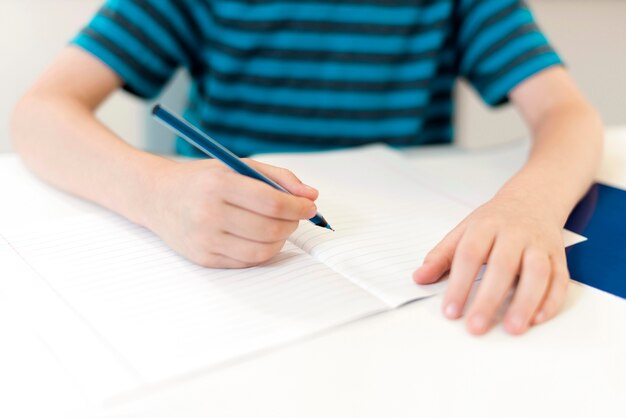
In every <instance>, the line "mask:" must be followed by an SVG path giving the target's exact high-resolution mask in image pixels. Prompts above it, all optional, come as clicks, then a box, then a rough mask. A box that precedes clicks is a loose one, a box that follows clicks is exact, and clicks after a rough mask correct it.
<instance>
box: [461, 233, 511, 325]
mask: <svg viewBox="0 0 626 418" xmlns="http://www.w3.org/2000/svg"><path fill="white" fill-rule="evenodd" d="M522 251H523V245H522V244H521V243H520V242H516V240H515V239H514V238H513V239H507V238H505V237H501V238H498V239H496V241H495V243H494V245H493V250H492V251H491V254H490V256H489V261H488V262H487V270H486V271H485V275H484V277H483V279H482V280H481V282H480V285H479V286H478V292H477V293H476V298H475V299H474V301H473V302H472V306H471V307H470V309H469V310H468V313H467V322H466V325H467V329H468V331H469V332H470V333H472V334H474V335H481V334H484V333H485V332H487V331H488V330H489V327H490V326H491V324H492V323H493V320H494V317H495V315H496V312H497V310H498V308H499V307H500V305H502V302H504V299H505V298H506V295H507V292H508V290H509V289H510V288H511V285H512V284H513V282H514V281H515V277H516V276H517V273H518V272H519V267H520V261H521V258H522Z"/></svg>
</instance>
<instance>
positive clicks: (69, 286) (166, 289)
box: [6, 214, 387, 382]
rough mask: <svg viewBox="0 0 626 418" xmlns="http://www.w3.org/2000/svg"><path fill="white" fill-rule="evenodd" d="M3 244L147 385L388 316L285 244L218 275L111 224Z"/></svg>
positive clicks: (93, 223)
mask: <svg viewBox="0 0 626 418" xmlns="http://www.w3.org/2000/svg"><path fill="white" fill-rule="evenodd" d="M6 237H7V240H8V241H9V242H10V243H11V245H12V246H13V247H14V248H15V249H16V250H17V251H18V252H19V253H20V254H21V256H22V257H23V258H24V260H26V261H27V262H28V264H29V265H30V266H31V267H32V268H33V269H34V270H35V271H36V272H37V273H38V274H39V275H40V276H41V277H42V278H43V280H45V281H46V282H47V284H48V285H49V286H50V287H51V288H53V289H54V291H55V292H56V294H57V295H58V296H59V297H60V298H62V299H63V301H64V302H65V303H67V304H68V305H69V306H71V307H72V309H73V310H74V311H75V312H76V313H77V314H78V315H80V316H81V317H82V318H83V319H84V320H85V321H86V322H87V323H88V324H89V325H90V327H91V328H92V329H93V330H97V333H98V334H99V335H100V336H101V338H103V339H104V340H105V342H106V344H108V345H109V346H110V349H111V350H113V351H115V352H116V355H119V356H120V358H122V359H124V361H125V362H126V363H127V364H128V366H129V367H130V368H132V369H133V372H134V373H136V374H137V375H138V376H140V378H141V379H142V380H143V381H144V382H156V381H159V380H161V379H164V378H171V377H173V376H176V375H181V374H185V373H189V372H196V371H198V370H202V369H203V368H205V367H209V366H213V365H216V364H219V363H222V362H224V361H227V360H230V359H234V358H236V357H239V356H242V355H245V354H248V353H252V352H255V351H259V350H261V349H265V348H268V347H272V346H275V345H277V344H281V343H284V342H287V341H290V340H293V339H296V338H300V337H303V336H306V335H310V334H312V333H315V332H318V331H320V330H323V329H327V328H329V327H332V326H334V325H338V324H342V323H345V322H348V321H350V320H353V319H356V318H359V317H363V316H365V315H368V314H372V313H375V312H379V311H381V310H385V309H387V308H386V306H385V305H384V304H383V303H382V302H381V301H379V300H378V299H376V298H375V297H373V296H372V295H370V294H368V293H367V292H365V291H364V290H363V289H361V288H359V287H358V286H356V285H355V284H353V283H351V282H350V281H348V280H346V279H345V278H344V277H342V276H341V275H339V274H338V273H336V272H335V271H333V270H332V269H330V268H328V267H326V266H325V265H323V264H321V263H320V262H319V261H317V260H316V259H314V258H313V257H311V256H309V255H308V254H306V253H304V252H303V251H302V250H301V249H299V248H297V247H295V246H294V245H293V244H290V243H287V244H286V245H285V247H284V248H283V250H282V252H281V253H280V254H279V255H278V256H277V257H275V258H274V259H272V260H270V261H269V262H268V263H266V264H265V265H263V266H260V267H256V268H251V269H244V270H219V269H206V268H202V267H200V266H198V265H195V264H192V263H190V262H188V261H187V260H185V259H183V258H182V257H180V256H178V255H176V254H175V253H174V252H173V251H172V250H170V249H169V248H168V247H167V246H166V245H165V244H163V243H162V242H161V240H159V239H158V237H156V236H155V235H154V234H152V233H151V232H149V231H147V230H145V229H144V228H141V227H139V226H137V225H134V224H131V223H130V222H128V221H126V220H124V219H122V218H120V217H117V216H116V215H108V214H107V215H87V216H83V217H79V218H72V219H67V220H64V221H61V222H58V223H55V224H52V225H49V226H47V227H44V228H37V229H33V230H31V231H21V232H19V233H15V234H6ZM72 343H73V342H72V340H71V339H69V340H68V341H67V344H72ZM59 349H61V350H63V349H64V348H63V347H60V348H59Z"/></svg>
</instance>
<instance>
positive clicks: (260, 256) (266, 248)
mask: <svg viewBox="0 0 626 418" xmlns="http://www.w3.org/2000/svg"><path fill="white" fill-rule="evenodd" d="M275 254H276V250H275V249H274V248H273V247H272V246H270V245H263V246H260V247H259V248H258V249H257V250H256V251H255V254H254V262H255V263H258V264H260V263H264V262H265V261H267V260H269V259H270V258H272V257H274V255H275Z"/></svg>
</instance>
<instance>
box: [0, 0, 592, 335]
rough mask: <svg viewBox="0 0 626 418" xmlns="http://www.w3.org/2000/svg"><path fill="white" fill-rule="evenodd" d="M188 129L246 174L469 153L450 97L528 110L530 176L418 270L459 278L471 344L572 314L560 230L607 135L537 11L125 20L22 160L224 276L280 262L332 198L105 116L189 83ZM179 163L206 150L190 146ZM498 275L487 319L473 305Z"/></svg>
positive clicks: (448, 307) (211, 7) (397, 1)
mask: <svg viewBox="0 0 626 418" xmlns="http://www.w3.org/2000/svg"><path fill="white" fill-rule="evenodd" d="M181 66H183V67H185V68H187V70H188V71H189V72H190V74H191V76H192V79H193V85H192V89H191V92H190V96H189V108H188V110H187V112H186V116H187V118H188V119H190V120H191V121H192V122H194V123H195V124H196V125H198V126H201V127H203V128H204V129H205V130H207V131H208V132H209V133H210V134H212V135H214V136H215V137H216V138H219V139H220V141H221V142H222V143H224V145H226V147H228V148H230V149H231V150H233V151H234V152H236V153H238V154H239V155H240V156H247V155H250V154H252V153H257V152H265V151H275V152H276V151H306V150H321V149H330V148H336V147H349V146H357V145H361V144H367V143H371V142H385V143H388V144H391V145H394V146H408V145H421V144H432V143H444V142H450V141H451V140H452V125H451V120H452V113H453V107H452V88H453V83H454V80H455V78H456V77H464V78H465V79H467V80H468V81H469V82H470V84H471V85H472V86H473V87H474V88H475V89H476V90H477V92H478V93H479V94H480V95H481V97H482V98H483V99H484V100H485V101H486V102H487V103H488V104H490V105H494V106H495V105H500V104H503V103H505V102H507V101H509V100H510V101H512V102H513V103H514V104H515V105H516V106H517V108H518V109H519V111H520V112H521V114H522V116H523V117H524V119H525V121H526V122H527V124H528V127H529V129H530V130H531V132H532V136H533V140H534V141H533V147H532V152H531V154H530V157H529V160H528V162H527V163H526V165H525V166H524V167H523V168H522V169H521V170H520V171H519V172H518V173H517V174H516V175H515V176H514V177H513V178H511V179H510V180H509V181H508V182H507V183H506V184H505V185H504V186H503V187H502V189H501V190H500V191H499V193H497V194H496V196H494V197H493V198H492V199H491V200H490V201H488V202H487V203H485V204H484V205H483V206H482V207H480V208H479V209H477V210H476V211H474V212H473V213H472V214H470V215H469V216H468V217H467V218H466V219H465V220H464V221H463V222H462V223H461V224H460V225H459V226H458V227H457V228H455V229H454V230H453V231H451V232H450V233H449V234H448V235H447V236H446V237H445V238H444V239H443V240H442V241H441V243H440V244H438V245H437V246H436V248H434V249H433V250H432V251H431V252H430V253H429V254H428V256H427V257H426V259H425V261H424V263H423V265H422V266H421V267H420V268H419V269H417V270H416V272H415V274H414V280H415V281H416V282H417V283H424V284H425V283H432V282H435V281H437V280H439V279H440V278H441V277H442V276H443V275H444V274H445V273H446V272H448V271H449V272H450V284H449V287H448V290H447V292H446V295H445V297H444V304H443V312H444V314H445V315H446V316H447V317H448V318H451V319H456V318H459V317H461V316H462V315H463V313H464V312H465V317H466V323H467V328H468V330H469V331H470V332H471V333H474V334H483V333H485V332H487V331H488V330H489V328H490V326H491V325H492V323H493V320H494V316H495V313H496V310H497V309H498V307H499V306H500V305H501V304H502V303H503V301H504V299H505V296H506V294H507V293H508V291H509V290H510V289H511V288H512V287H513V286H514V284H515V282H516V279H517V277H519V281H518V284H517V287H516V290H515V293H514V297H513V300H512V302H511V305H510V306H509V308H508V310H507V313H506V316H505V318H504V325H505V328H506V329H507V330H508V331H509V332H510V333H512V334H521V333H523V332H525V331H526V330H527V329H528V328H529V327H531V326H533V325H535V324H539V323H542V322H544V321H547V320H548V319H550V318H552V317H553V316H554V315H556V314H557V312H558V310H559V308H560V306H561V304H562V302H563V299H564V295H565V290H566V286H567V283H568V279H569V277H568V272H567V266H566V262H565V253H564V249H563V242H562V240H561V228H562V227H563V225H564V223H565V220H566V218H567V216H568V214H569V212H570V211H571V209H572V208H573V206H574V204H575V203H576V202H577V200H578V199H579V198H580V197H581V196H582V194H583V193H584V192H585V190H586V189H587V187H588V186H589V184H590V182H591V180H592V178H593V174H594V171H595V169H596V167H597V164H598V161H599V156H600V152H601V144H602V133H601V132H602V129H601V123H600V121H599V118H598V116H597V114H596V112H595V111H594V110H593V109H592V108H591V107H590V105H589V104H588V103H587V102H586V101H585V99H584V98H583V97H582V96H581V94H580V92H579V91H578V89H577V88H576V87H575V85H574V83H573V82H572V80H571V79H570V77H569V76H568V74H567V72H566V71H565V70H564V69H563V67H562V66H561V61H560V59H559V57H558V55H557V54H556V53H555V52H554V51H553V50H552V48H551V47H550V45H549V44H548V42H547V41H546V39H545V37H544V36H543V35H542V33H541V31H540V30H539V29H538V28H537V26H536V24H535V22H534V20H533V17H532V15H531V13H530V12H529V10H528V9H527V7H526V6H525V4H524V3H523V2H522V1H521V0H438V1H431V0H422V1H418V0H412V1H409V0H360V1H359V0H335V1H329V0H306V1H303V0H298V1H296V0H294V1H289V0H264V1H252V0H109V1H107V2H106V4H105V5H104V6H103V8H102V9H101V10H100V11H99V12H98V14H97V15H96V16H95V18H94V19H93V20H92V21H91V22H90V24H89V25H88V26H87V27H86V28H85V29H84V30H83V31H82V32H81V33H80V34H79V35H78V36H77V37H76V38H75V39H74V40H73V42H72V45H71V46H69V47H67V48H66V49H65V50H64V51H63V52H62V53H61V54H60V55H59V57H58V58H57V60H56V61H55V62H54V63H53V64H52V65H51V66H50V68H49V69H48V70H47V71H46V72H45V73H44V74H43V75H42V76H41V78H40V79H39V80H38V81H37V82H36V83H35V85H34V86H33V87H32V88H31V89H30V91H29V92H28V93H27V94H26V95H25V96H24V97H23V99H22V100H21V101H20V103H19V104H18V105H17V107H16V110H15V114H14V118H13V132H12V138H13V141H14V146H15V149H16V150H17V151H18V152H19V153H20V154H21V155H22V157H23V159H24V161H25V162H26V164H27V165H28V166H29V167H30V168H31V169H32V170H33V171H34V172H35V173H37V174H38V175H39V176H41V177H42V178H44V179H45V180H46V181H48V182H50V183H51V184H53V185H55V186H57V187H60V188H62V189H64V190H66V191H69V192H71V193H74V194H77V195H79V196H82V197H84V198H87V199H90V200H93V201H95V202H97V203H99V204H101V205H103V206H105V207H107V208H110V209H112V210H114V211H116V212H118V213H120V214H122V215H124V216H125V217H127V218H129V219H130V220H132V221H134V222H136V223H139V224H141V225H144V226H146V227H148V228H149V229H151V230H152V231H154V232H155V233H156V234H158V235H159V236H160V237H161V238H162V239H163V240H164V241H165V242H166V243H167V244H168V245H170V246H171V247H172V248H173V249H175V250H176V251H178V252H179V253H180V254H182V255H184V256H185V257H187V258H189V259H190V260H192V261H194V262H196V263H199V264H202V265H204V266H207V267H215V268H218V267H219V268H241V267H248V266H253V265H256V264H259V263H262V262H264V261H266V260H268V259H270V258H271V257H272V256H274V255H275V254H276V253H277V252H278V251H280V249H281V247H282V245H283V243H284V242H285V240H286V239H287V237H288V236H289V235H290V234H291V232H293V231H294V230H295V228H296V227H297V225H298V221H299V220H301V219H308V218H310V217H311V216H313V214H314V213H315V212H316V207H315V203H314V201H315V199H316V197H317V191H316V190H315V189H313V188H311V187H309V186H307V185H305V184H302V183H301V182H300V181H299V180H298V179H297V177H295V175H294V174H292V173H290V172H288V171H286V170H284V169H281V168H277V167H271V166H268V165H264V164H261V163H257V162H253V161H249V163H250V164H252V165H254V167H255V168H257V169H258V170H260V171H262V172H263V173H265V174H266V175H268V176H269V177H271V178H272V179H274V180H275V181H277V182H278V183H280V184H281V185H282V186H283V187H285V188H286V189H288V190H289V191H290V192H291V193H293V196H290V195H287V194H284V193H280V192H278V191H276V190H274V189H272V188H271V187H269V186H267V185H265V184H262V183H260V182H258V181H255V180H252V179H249V178H246V177H244V176H241V175H237V174H236V173H233V172H231V171H229V170H228V169H226V168H223V166H222V165H221V164H220V163H219V162H216V161H211V160H198V161H192V162H184V163H180V162H174V161H171V160H168V159H165V158H162V157H159V156H155V155H151V154H148V153H146V152H143V151H140V150H137V149H134V148H132V147H131V146H129V145H128V144H126V143H125V142H124V141H122V140H121V139H120V138H118V137H116V135H114V134H113V133H112V132H111V131H110V130H108V129H107V128H106V127H105V126H103V125H102V124H101V123H100V122H98V121H97V120H96V118H95V116H94V112H95V110H96V109H97V108H98V106H99V105H100V104H101V103H102V102H103V101H104V100H105V99H106V98H107V96H108V95H110V94H111V93H112V92H113V91H115V90H117V89H119V88H124V89H126V90H127V91H129V92H131V93H133V94H135V95H137V96H140V97H143V98H152V97H154V96H156V95H157V94H158V93H159V92H160V90H161V89H162V87H163V86H164V85H165V84H166V83H167V81H168V80H169V78H170V77H171V75H172V74H173V73H174V71H175V70H176V69H177V68H178V67H181ZM178 151H179V152H180V153H182V154H185V155H193V150H192V149H190V148H189V147H186V146H185V145H184V144H182V143H179V144H178ZM485 262H487V263H488V268H487V270H486V273H485V276H484V278H483V280H482V282H481V284H480V286H479V289H478V293H477V295H476V298H475V299H474V301H473V302H472V304H471V306H466V301H467V297H468V293H469V291H470V288H471V285H472V283H473V280H474V277H475V276H476V274H477V272H478V270H479V268H480V267H481V265H482V264H483V263H485Z"/></svg>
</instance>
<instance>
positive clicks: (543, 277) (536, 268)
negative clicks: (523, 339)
mask: <svg viewBox="0 0 626 418" xmlns="http://www.w3.org/2000/svg"><path fill="white" fill-rule="evenodd" d="M551 273H552V266H551V263H550V257H548V254H547V253H546V252H544V251H541V250H539V249H537V248H534V247H530V248H527V249H526V250H525V251H524V255H523V258H522V273H521V275H520V280H519V283H518V285H517V289H516V290H515V295H514V296H513V301H512V302H511V305H510V306H509V308H508V310H507V313H506V316H505V317H504V327H505V329H506V330H507V331H508V332H509V333H511V334H522V333H524V332H525V331H526V330H527V329H528V327H529V325H530V322H531V321H532V319H533V316H534V315H535V313H536V312H537V309H538V308H539V305H540V304H541V302H542V300H543V297H544V295H545V294H546V291H547V290H548V286H549V284H550V275H551Z"/></svg>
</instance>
